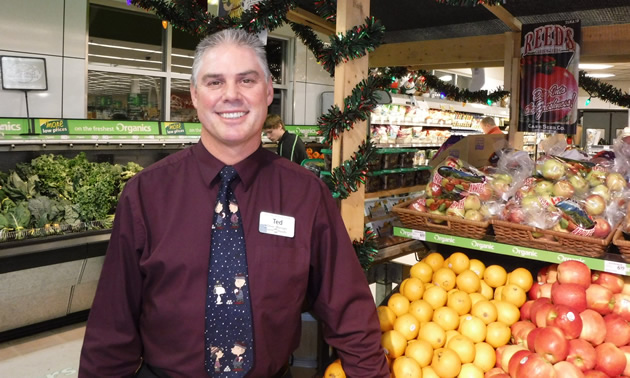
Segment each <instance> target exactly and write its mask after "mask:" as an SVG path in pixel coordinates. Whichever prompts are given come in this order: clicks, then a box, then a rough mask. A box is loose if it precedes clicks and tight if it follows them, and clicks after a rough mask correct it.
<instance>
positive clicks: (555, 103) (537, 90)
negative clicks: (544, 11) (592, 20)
mask: <svg viewBox="0 0 630 378" xmlns="http://www.w3.org/2000/svg"><path fill="white" fill-rule="evenodd" d="M581 44H582V30H581V22H580V20H571V21H559V22H547V23H541V24H527V25H523V30H522V33H521V67H520V72H521V85H520V88H521V89H520V96H519V98H520V113H519V114H520V117H519V122H518V131H527V132H544V133H558V134H575V132H576V127H577V122H578V106H577V100H578V93H579V86H578V78H579V69H578V64H579V62H580V48H581Z"/></svg>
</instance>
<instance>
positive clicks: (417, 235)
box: [394, 227, 630, 276]
mask: <svg viewBox="0 0 630 378" xmlns="http://www.w3.org/2000/svg"><path fill="white" fill-rule="evenodd" d="M394 236H400V237H404V238H410V239H414V240H420V241H425V242H430V243H437V244H443V245H449V246H453V247H458V248H466V249H473V250H476V251H481V252H491V253H496V254H501V255H507V256H512V257H518V258H524V259H530V260H537V261H546V262H549V263H556V264H559V263H561V262H563V261H567V260H578V261H581V262H583V263H585V264H586V265H588V267H589V268H591V269H593V270H599V271H604V272H610V273H616V274H621V275H624V276H627V275H630V264H626V263H625V262H624V261H623V258H622V257H621V256H620V255H617V254H612V253H607V254H605V255H604V256H603V257H602V258H594V257H586V256H579V255H572V254H569V253H562V252H552V251H545V250H542V249H536V248H530V247H522V246H518V245H511V244H503V243H497V242H495V241H492V240H485V239H484V240H477V239H470V238H465V237H461V236H453V235H446V234H439V233H435V232H429V231H422V230H414V229H410V228H403V227H394Z"/></svg>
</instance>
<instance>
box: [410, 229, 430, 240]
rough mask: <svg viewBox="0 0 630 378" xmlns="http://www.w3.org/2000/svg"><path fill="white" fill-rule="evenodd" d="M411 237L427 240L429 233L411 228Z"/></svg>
mask: <svg viewBox="0 0 630 378" xmlns="http://www.w3.org/2000/svg"><path fill="white" fill-rule="evenodd" d="M411 238H412V239H416V240H427V233H426V232H424V231H420V230H411Z"/></svg>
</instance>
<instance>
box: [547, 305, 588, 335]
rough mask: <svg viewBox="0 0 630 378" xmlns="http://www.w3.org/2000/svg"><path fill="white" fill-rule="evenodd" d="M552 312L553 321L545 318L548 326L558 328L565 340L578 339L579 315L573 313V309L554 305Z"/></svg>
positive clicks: (580, 324)
mask: <svg viewBox="0 0 630 378" xmlns="http://www.w3.org/2000/svg"><path fill="white" fill-rule="evenodd" d="M552 312H553V313H555V317H554V318H553V319H550V318H547V324H548V325H551V326H553V327H558V328H560V329H561V330H562V331H563V332H564V336H565V337H566V338H567V339H576V338H578V337H580V333H582V318H580V314H579V313H577V312H575V311H574V310H573V308H571V307H569V306H566V305H561V304H557V305H554V311H552Z"/></svg>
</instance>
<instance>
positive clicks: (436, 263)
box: [422, 252, 444, 272]
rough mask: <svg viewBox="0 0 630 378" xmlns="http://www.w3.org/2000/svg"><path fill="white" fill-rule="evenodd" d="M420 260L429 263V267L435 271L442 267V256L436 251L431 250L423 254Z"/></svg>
mask: <svg viewBox="0 0 630 378" xmlns="http://www.w3.org/2000/svg"><path fill="white" fill-rule="evenodd" d="M422 261H424V262H425V263H427V264H429V266H430V267H431V269H432V270H433V271H434V272H435V271H436V270H438V269H440V268H441V267H442V264H444V256H442V255H441V254H439V253H437V252H431V253H429V254H428V255H427V256H425V257H424V259H422Z"/></svg>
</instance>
